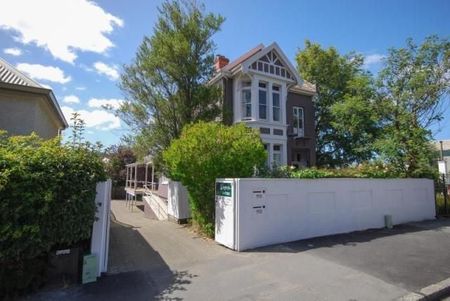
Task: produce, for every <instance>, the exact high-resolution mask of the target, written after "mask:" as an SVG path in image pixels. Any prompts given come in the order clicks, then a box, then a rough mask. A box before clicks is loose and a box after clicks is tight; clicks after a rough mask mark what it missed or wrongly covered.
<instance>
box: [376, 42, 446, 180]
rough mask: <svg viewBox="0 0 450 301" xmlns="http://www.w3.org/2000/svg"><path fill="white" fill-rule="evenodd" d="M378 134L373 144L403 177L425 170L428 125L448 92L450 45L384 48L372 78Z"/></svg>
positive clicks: (440, 111) (409, 44)
mask: <svg viewBox="0 0 450 301" xmlns="http://www.w3.org/2000/svg"><path fill="white" fill-rule="evenodd" d="M378 86H379V97H380V102H381V103H382V105H381V106H380V108H383V111H384V112H383V116H384V119H383V125H384V131H383V133H384V135H383V137H382V138H380V139H379V141H378V143H377V145H378V149H379V151H380V153H381V154H382V155H383V156H384V158H385V159H386V160H388V161H390V162H391V163H392V164H393V165H394V166H395V167H396V168H397V169H398V171H399V172H402V173H404V175H405V176H420V175H421V174H423V173H424V172H427V170H429V168H430V157H431V156H432V155H433V151H432V150H431V149H430V146H429V145H430V144H429V140H430V139H431V132H430V126H431V125H432V124H433V123H435V122H436V121H439V120H441V119H442V117H443V112H444V110H443V106H444V104H445V103H447V104H448V96H449V93H450V42H449V40H448V39H440V38H438V37H437V36H430V37H428V38H426V39H425V41H424V42H423V43H422V44H421V45H420V46H419V45H417V44H415V43H414V42H413V41H412V40H411V39H409V40H407V45H406V47H405V48H399V49H390V50H389V53H388V56H387V58H386V62H385V67H384V68H383V69H382V70H381V71H380V73H379V77H378Z"/></svg>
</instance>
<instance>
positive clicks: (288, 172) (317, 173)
mask: <svg viewBox="0 0 450 301" xmlns="http://www.w3.org/2000/svg"><path fill="white" fill-rule="evenodd" d="M259 176H260V177H264V178H294V179H321V178H372V179H393V178H405V177H406V175H405V174H404V173H402V172H399V171H398V170H397V169H395V168H393V167H392V166H391V165H389V164H385V163H383V162H366V163H362V164H358V165H356V166H353V167H345V168H315V167H312V168H305V169H295V168H291V167H289V166H283V167H279V168H273V169H267V168H266V169H262V170H260V172H259ZM415 177H416V178H429V179H436V177H437V171H436V170H435V169H433V168H431V167H430V168H429V169H427V170H425V171H423V172H422V173H420V174H416V175H415Z"/></svg>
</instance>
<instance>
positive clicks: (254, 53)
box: [209, 43, 316, 167]
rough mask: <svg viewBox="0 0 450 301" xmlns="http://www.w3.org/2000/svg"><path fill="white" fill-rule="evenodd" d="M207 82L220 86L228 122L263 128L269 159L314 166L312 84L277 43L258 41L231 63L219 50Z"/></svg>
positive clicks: (224, 115)
mask: <svg viewBox="0 0 450 301" xmlns="http://www.w3.org/2000/svg"><path fill="white" fill-rule="evenodd" d="M215 68H216V74H215V76H214V77H213V79H212V80H211V81H210V83H209V84H211V85H217V86H219V87H220V88H221V89H222V91H223V100H222V101H223V104H224V105H223V116H222V120H223V121H224V122H225V123H226V124H233V123H238V122H244V123H246V124H247V125H248V126H250V127H253V128H256V129H258V130H259V132H260V133H261V139H262V141H263V143H264V147H265V148H266V150H267V152H268V162H267V163H268V165H269V166H272V165H273V164H276V165H286V164H287V165H294V166H297V167H307V166H314V165H315V164H316V154H315V146H316V142H315V121H314V106H313V102H312V98H313V96H314V95H315V93H316V87H315V86H314V85H312V84H311V83H308V82H307V81H305V80H303V79H302V78H301V77H300V75H299V73H298V72H297V70H296V69H295V67H294V66H293V65H292V64H291V63H290V61H289V59H288V58H287V57H286V55H285V54H284V52H283V51H282V50H281V49H280V47H279V46H278V44H277V43H272V44H270V45H269V46H267V47H265V46H264V45H262V44H260V45H258V46H256V47H255V48H253V49H251V50H250V51H248V52H247V53H245V54H243V55H242V56H241V57H239V58H237V59H236V60H234V61H232V62H231V63H230V61H229V59H228V58H226V57H224V56H222V55H218V56H217V57H216V60H215Z"/></svg>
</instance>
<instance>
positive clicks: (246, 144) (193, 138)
mask: <svg viewBox="0 0 450 301" xmlns="http://www.w3.org/2000/svg"><path fill="white" fill-rule="evenodd" d="M266 156H267V155H266V152H265V150H264V146H263V144H262V143H261V138H260V137H259V133H258V132H257V131H256V130H254V129H251V128H248V127H246V126H245V125H243V124H238V125H233V126H225V125H223V124H220V123H216V122H208V123H205V122H199V123H196V124H193V125H189V126H187V127H185V128H184V129H183V132H182V133H181V136H180V138H179V139H175V140H173V141H172V143H171V145H170V147H169V148H168V149H167V150H166V151H165V152H164V153H163V159H164V162H165V165H166V167H167V169H168V175H169V177H170V178H171V179H173V180H176V181H180V182H181V183H183V185H185V186H186V188H187V189H188V191H189V203H190V206H191V211H192V219H193V221H194V222H195V223H197V224H198V225H199V226H200V229H201V230H202V231H203V232H204V233H205V234H206V235H208V236H210V237H212V236H214V211H215V202H214V189H215V187H214V185H215V180H216V178H228V177H232V178H238V177H250V176H252V175H253V173H254V170H255V168H261V167H262V166H263V165H264V164H265V162H266Z"/></svg>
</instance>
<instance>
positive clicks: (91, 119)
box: [61, 106, 120, 130]
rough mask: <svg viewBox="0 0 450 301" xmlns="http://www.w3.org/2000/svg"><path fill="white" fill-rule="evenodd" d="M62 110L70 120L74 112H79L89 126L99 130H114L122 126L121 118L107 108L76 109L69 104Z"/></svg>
mask: <svg viewBox="0 0 450 301" xmlns="http://www.w3.org/2000/svg"><path fill="white" fill-rule="evenodd" d="M61 110H62V111H63V113H64V116H65V117H66V119H67V120H70V117H71V116H72V113H74V112H77V113H79V114H80V118H81V119H83V120H84V122H85V123H86V127H87V128H93V129H97V130H112V129H117V128H120V119H119V118H118V117H117V116H114V114H112V113H109V112H107V111H105V110H93V111H88V110H74V109H73V108H71V107H67V106H63V107H62V108H61Z"/></svg>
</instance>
